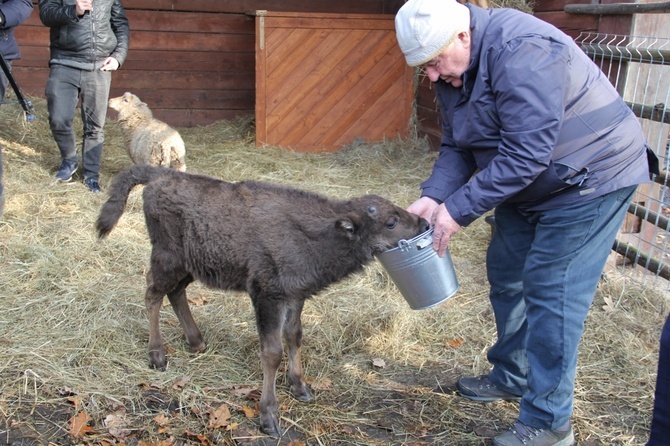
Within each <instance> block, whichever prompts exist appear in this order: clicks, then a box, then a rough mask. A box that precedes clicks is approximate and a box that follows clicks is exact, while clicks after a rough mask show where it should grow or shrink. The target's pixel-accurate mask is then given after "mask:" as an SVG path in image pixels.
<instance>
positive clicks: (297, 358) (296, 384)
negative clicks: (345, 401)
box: [284, 299, 314, 401]
mask: <svg viewBox="0 0 670 446" xmlns="http://www.w3.org/2000/svg"><path fill="white" fill-rule="evenodd" d="M304 304H305V301H304V300H302V299H299V300H295V301H292V302H291V303H290V304H289V305H287V311H286V320H285V321H284V339H285V340H286V346H287V347H288V379H289V382H290V383H291V393H292V394H293V396H295V397H296V398H297V399H298V400H300V401H309V400H311V399H312V398H314V395H313V394H312V391H311V390H310V388H309V386H307V383H305V379H304V376H303V370H302V359H301V351H302V322H301V320H300V315H301V314H302V308H303V306H304Z"/></svg>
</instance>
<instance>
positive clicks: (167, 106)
mask: <svg viewBox="0 0 670 446" xmlns="http://www.w3.org/2000/svg"><path fill="white" fill-rule="evenodd" d="M37 3H38V0H34V4H35V10H34V11H33V14H32V16H31V17H30V19H29V20H28V21H27V22H26V23H25V24H23V25H22V26H19V27H18V28H17V29H16V36H17V40H18V41H19V45H20V46H21V53H22V59H21V60H18V61H15V62H14V64H13V73H14V77H15V78H16V80H17V82H18V83H19V86H20V87H21V89H22V90H23V92H24V93H26V94H28V95H31V96H36V97H44V87H45V85H46V80H47V77H48V73H49V69H48V61H49V29H48V28H46V27H45V26H43V25H42V23H41V22H40V20H39V10H38V7H37ZM402 3H403V0H338V1H331V0H225V1H224V0H123V4H124V7H125V8H126V12H127V15H128V19H129V21H130V28H131V38H130V51H129V53H128V59H127V60H126V62H125V64H124V65H123V66H122V67H121V69H120V70H119V71H117V72H115V73H114V74H113V80H112V90H111V95H112V97H113V96H118V95H121V94H123V93H124V92H125V91H130V92H132V93H135V94H137V95H138V96H139V97H140V98H141V99H142V100H144V101H145V102H146V103H147V104H148V105H149V107H150V108H151V109H152V110H153V112H154V115H155V116H156V117H157V118H159V119H162V120H164V121H165V122H167V123H168V124H171V125H174V126H180V127H181V126H183V127H192V126H198V125H207V124H210V123H212V122H215V121H218V120H222V119H233V118H235V117H237V116H241V115H252V114H253V113H254V99H255V92H254V89H255V84H254V72H255V55H254V45H255V35H254V19H253V17H252V16H249V15H248V13H250V12H253V11H255V10H261V9H263V10H270V11H298V12H324V13H359V14H388V13H391V14H392V13H395V11H397V9H398V8H399V7H400V5H401V4H402Z"/></svg>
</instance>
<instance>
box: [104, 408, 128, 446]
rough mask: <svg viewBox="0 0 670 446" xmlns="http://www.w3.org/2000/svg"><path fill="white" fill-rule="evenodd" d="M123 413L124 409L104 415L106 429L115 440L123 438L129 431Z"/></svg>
mask: <svg viewBox="0 0 670 446" xmlns="http://www.w3.org/2000/svg"><path fill="white" fill-rule="evenodd" d="M124 415H125V411H123V412H117V413H116V414H111V415H107V416H106V417H105V426H106V427H107V430H109V433H110V434H111V435H112V437H114V438H116V439H117V440H125V439H126V438H127V437H128V434H130V431H131V429H130V428H129V427H128V422H127V421H126V418H125V416H124Z"/></svg>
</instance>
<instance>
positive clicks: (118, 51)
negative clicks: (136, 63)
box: [110, 0, 130, 65]
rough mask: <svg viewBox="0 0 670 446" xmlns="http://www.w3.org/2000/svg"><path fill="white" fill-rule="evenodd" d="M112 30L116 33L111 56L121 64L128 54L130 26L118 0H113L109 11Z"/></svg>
mask: <svg viewBox="0 0 670 446" xmlns="http://www.w3.org/2000/svg"><path fill="white" fill-rule="evenodd" d="M111 22H112V31H113V32H114V35H116V48H115V49H114V51H112V54H110V56H112V57H113V58H114V59H116V60H117V61H118V62H119V65H123V62H125V60H126V56H127V55H128V46H129V45H130V26H129V24H128V17H126V11H125V9H124V8H123V5H122V4H121V1H120V0H114V3H113V5H112V12H111Z"/></svg>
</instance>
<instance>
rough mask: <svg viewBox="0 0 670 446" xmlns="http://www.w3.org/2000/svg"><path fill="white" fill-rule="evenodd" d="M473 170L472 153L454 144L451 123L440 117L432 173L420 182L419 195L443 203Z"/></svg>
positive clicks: (466, 179)
mask: <svg viewBox="0 0 670 446" xmlns="http://www.w3.org/2000/svg"><path fill="white" fill-rule="evenodd" d="M436 88H438V87H437V86H436ZM475 171H476V163H475V160H474V157H473V156H472V153H471V152H470V151H468V150H461V149H459V148H458V147H457V146H456V144H455V142H454V139H453V132H452V127H451V125H450V124H449V122H448V120H447V119H442V139H441V141H440V149H439V155H438V158H437V160H435V163H434V164H433V172H432V174H431V175H430V177H429V178H428V179H427V180H426V181H424V182H423V183H422V184H421V190H422V193H421V196H422V197H430V198H432V199H433V200H435V201H437V202H438V203H443V202H444V201H445V200H446V199H447V197H448V196H449V195H451V194H453V193H454V192H455V191H456V190H458V189H459V188H461V187H462V186H463V185H464V184H465V183H467V182H468V180H469V179H470V177H472V175H473V174H474V173H475Z"/></svg>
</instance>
